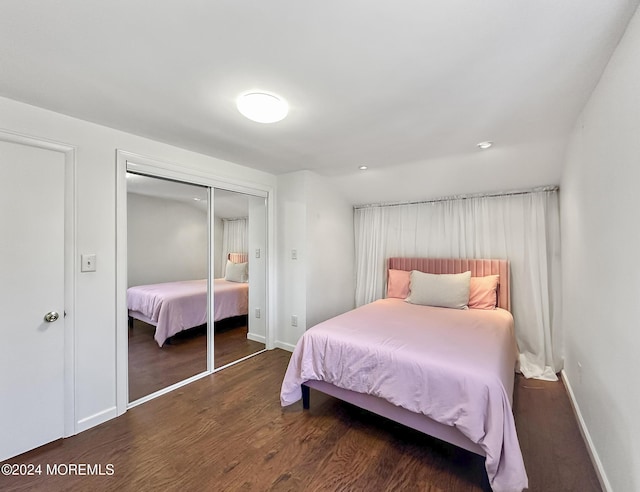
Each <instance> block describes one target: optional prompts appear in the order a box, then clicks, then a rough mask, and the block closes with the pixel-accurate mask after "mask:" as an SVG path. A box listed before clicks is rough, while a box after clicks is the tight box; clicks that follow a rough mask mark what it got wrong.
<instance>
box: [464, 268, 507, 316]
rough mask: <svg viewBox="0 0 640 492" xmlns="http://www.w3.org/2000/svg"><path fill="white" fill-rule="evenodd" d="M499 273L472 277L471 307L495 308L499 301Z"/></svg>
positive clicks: (470, 284) (470, 287)
mask: <svg viewBox="0 0 640 492" xmlns="http://www.w3.org/2000/svg"><path fill="white" fill-rule="evenodd" d="M499 277H500V276H499V275H487V276H486V277H471V282H470V283H469V307H470V308H471V309H495V308H496V304H497V301H498V295H497V292H496V289H497V288H498V278H499Z"/></svg>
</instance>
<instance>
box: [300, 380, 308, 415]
mask: <svg viewBox="0 0 640 492" xmlns="http://www.w3.org/2000/svg"><path fill="white" fill-rule="evenodd" d="M300 387H301V388H302V408H304V409H305V410H309V399H310V388H309V386H305V385H304V384H303V385H301V386H300Z"/></svg>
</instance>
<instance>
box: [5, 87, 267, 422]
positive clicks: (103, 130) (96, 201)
mask: <svg viewBox="0 0 640 492" xmlns="http://www.w3.org/2000/svg"><path fill="white" fill-rule="evenodd" d="M0 128H3V129H6V130H9V131H13V132H16V133H21V134H25V135H29V136H33V137H36V138H42V139H48V140H53V141H57V142H63V143H66V144H70V145H73V146H75V147H76V148H77V153H76V160H77V162H76V248H77V253H78V255H80V254H82V253H96V255H97V263H96V264H97V266H98V270H97V271H96V272H95V273H91V274H86V273H85V274H83V273H80V272H79V271H78V273H77V274H76V299H75V301H76V303H75V316H74V317H75V333H76V339H75V340H74V347H75V369H76V370H75V396H76V401H75V405H76V408H75V418H76V421H77V422H78V427H79V428H86V427H89V426H91V425H95V424H97V423H100V422H101V421H102V420H105V419H107V418H109V417H110V416H113V415H115V407H116V367H115V365H116V354H115V347H116V312H115V305H116V276H115V272H116V203H115V202H116V165H115V159H116V149H123V150H127V151H130V152H135V153H138V154H142V155H146V156H149V157H153V158H156V159H159V160H163V161H167V162H173V163H176V164H180V165H182V166H184V167H186V168H189V169H194V170H199V171H207V172H214V173H215V174H216V175H217V176H219V177H220V179H221V180H224V179H225V178H226V179H230V180H234V181H241V182H243V183H246V184H252V183H253V184H256V185H261V186H274V187H275V184H276V180H275V177H274V176H273V175H270V174H267V173H264V172H260V171H256V170H253V169H249V168H246V167H243V166H239V165H236V164H233V163H230V162H226V161H222V160H220V159H215V158H212V157H208V156H205V155H202V154H197V153H195V152H189V151H186V150H184V149H180V148H177V147H173V146H170V145H166V144H163V143H160V142H155V141H152V140H149V139H145V138H142V137H138V136H135V135H131V134H128V133H124V132H120V131H117V130H113V129H111V128H107V127H103V126H99V125H95V124H93V123H88V122H85V121H81V120H78V119H75V118H71V117H68V116H64V115H61V114H58V113H54V112H52V111H48V110H44V109H40V108H36V107H34V106H29V105H26V104H22V103H19V102H16V101H12V100H9V99H5V98H0ZM21 185H22V186H25V187H27V186H28V185H29V184H28V183H22V184H21ZM78 261H79V258H78ZM78 270H79V269H78Z"/></svg>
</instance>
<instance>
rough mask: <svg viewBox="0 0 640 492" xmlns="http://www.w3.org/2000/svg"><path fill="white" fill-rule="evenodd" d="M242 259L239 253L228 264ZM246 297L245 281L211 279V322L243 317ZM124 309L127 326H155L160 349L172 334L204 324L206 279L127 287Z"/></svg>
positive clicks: (246, 309)
mask: <svg viewBox="0 0 640 492" xmlns="http://www.w3.org/2000/svg"><path fill="white" fill-rule="evenodd" d="M246 259H247V256H246V255H243V254H240V253H231V254H230V255H229V262H231V263H232V264H235V265H239V264H243V263H246ZM243 260H244V261H243ZM248 293H249V284H248V283H247V282H246V281H229V280H226V279H224V278H216V279H214V280H213V303H214V309H213V316H212V321H214V322H216V321H220V320H223V319H226V318H231V317H234V316H243V315H246V314H247V313H248ZM127 309H128V311H129V321H130V326H131V323H132V321H133V319H138V320H140V321H143V322H145V323H148V324H150V325H153V326H155V327H156V330H155V335H154V339H155V340H156V342H157V343H158V346H160V347H162V346H163V345H164V343H165V342H166V341H167V339H169V338H170V337H172V336H173V335H175V334H176V333H179V332H181V331H183V330H187V329H189V328H194V327H196V326H200V325H203V324H205V323H206V322H207V279H198V280H184V281H178V282H164V283H159V284H150V285H138V286H134V287H129V288H128V289H127Z"/></svg>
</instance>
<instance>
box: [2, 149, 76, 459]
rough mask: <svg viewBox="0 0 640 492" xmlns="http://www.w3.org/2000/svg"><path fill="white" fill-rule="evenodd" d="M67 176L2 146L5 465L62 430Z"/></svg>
mask: <svg viewBox="0 0 640 492" xmlns="http://www.w3.org/2000/svg"><path fill="white" fill-rule="evenodd" d="M64 172H65V156H64V154H63V153H62V152H55V151H52V150H44V149H40V148H36V147H31V146H28V145H22V144H18V143H10V142H4V141H0V308H1V312H2V316H1V317H0V461H2V460H5V459H8V458H10V457H12V456H15V455H17V454H20V453H22V452H24V451H27V450H29V449H33V448H35V447H37V446H40V445H42V444H45V443H47V442H50V441H53V440H55V439H58V438H60V437H62V436H63V433H64V331H65V330H64V196H65V194H64V193H65V191H64V184H65V179H64ZM48 313H51V314H50V315H49V316H48V318H49V321H46V320H45V317H47V314H48ZM53 313H57V315H58V318H57V319H54V318H55V317H56V316H55V314H53Z"/></svg>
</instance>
